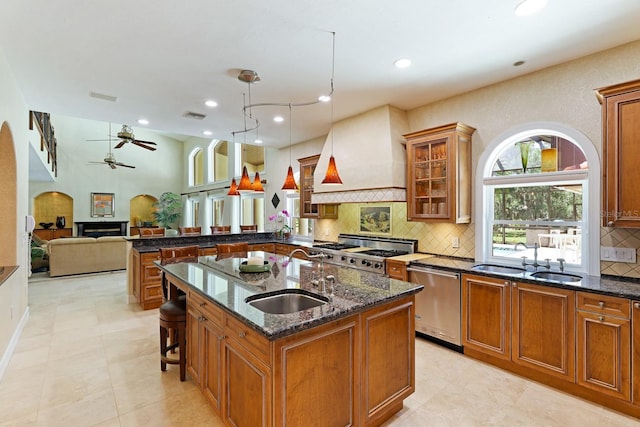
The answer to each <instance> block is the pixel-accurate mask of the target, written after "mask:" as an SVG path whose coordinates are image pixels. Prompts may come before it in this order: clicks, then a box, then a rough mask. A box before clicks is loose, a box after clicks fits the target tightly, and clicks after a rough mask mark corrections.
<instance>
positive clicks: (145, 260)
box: [140, 251, 160, 265]
mask: <svg viewBox="0 0 640 427" xmlns="http://www.w3.org/2000/svg"><path fill="white" fill-rule="evenodd" d="M140 259H141V261H142V264H143V265H152V264H153V262H154V261H160V252H158V251H156V252H148V253H144V254H140Z"/></svg>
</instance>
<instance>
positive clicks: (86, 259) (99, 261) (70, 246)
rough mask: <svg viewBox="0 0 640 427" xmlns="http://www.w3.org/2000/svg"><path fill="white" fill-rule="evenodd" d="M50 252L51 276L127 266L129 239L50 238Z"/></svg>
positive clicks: (119, 237) (48, 248)
mask: <svg viewBox="0 0 640 427" xmlns="http://www.w3.org/2000/svg"><path fill="white" fill-rule="evenodd" d="M47 252H48V253H49V276H51V277H55V276H66V275H70V274H83V273H97V272H101V271H111V270H124V269H126V268H127V240H126V239H125V238H124V237H121V236H102V237H97V238H96V237H67V238H60V239H54V240H49V242H48V243H47Z"/></svg>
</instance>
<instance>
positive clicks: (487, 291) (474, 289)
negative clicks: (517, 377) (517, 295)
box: [462, 274, 511, 360]
mask: <svg viewBox="0 0 640 427" xmlns="http://www.w3.org/2000/svg"><path fill="white" fill-rule="evenodd" d="M510 292H511V283H510V282H509V281H508V280H502V279H493V278H489V277H483V276H474V275H469V274H463V275H462V345H463V346H464V347H465V348H467V347H468V348H469V349H474V350H476V351H479V352H482V353H486V354H490V355H492V356H495V357H498V358H501V359H505V360H509V359H511V299H510V295H511V293H510Z"/></svg>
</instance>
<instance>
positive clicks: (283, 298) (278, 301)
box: [245, 289, 329, 314]
mask: <svg viewBox="0 0 640 427" xmlns="http://www.w3.org/2000/svg"><path fill="white" fill-rule="evenodd" d="M245 302H246V303H248V304H249V305H251V306H253V307H255V308H257V309H258V310H260V311H263V312H265V313H270V314H289V313H295V312H296V311H302V310H307V309H309V308H313V307H318V306H320V305H323V304H326V303H327V302H329V299H328V298H326V297H324V296H322V295H317V294H314V293H311V292H308V291H305V290H302V289H284V290H282V291H277V292H274V293H270V294H268V295H264V294H258V295H252V296H250V297H247V298H246V299H245Z"/></svg>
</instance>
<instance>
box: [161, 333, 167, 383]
mask: <svg viewBox="0 0 640 427" xmlns="http://www.w3.org/2000/svg"><path fill="white" fill-rule="evenodd" d="M160 354H161V356H162V357H161V358H160V370H161V371H163V372H164V371H166V370H167V364H166V362H165V361H164V357H165V356H166V355H167V330H166V329H165V328H163V327H162V326H160Z"/></svg>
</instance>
